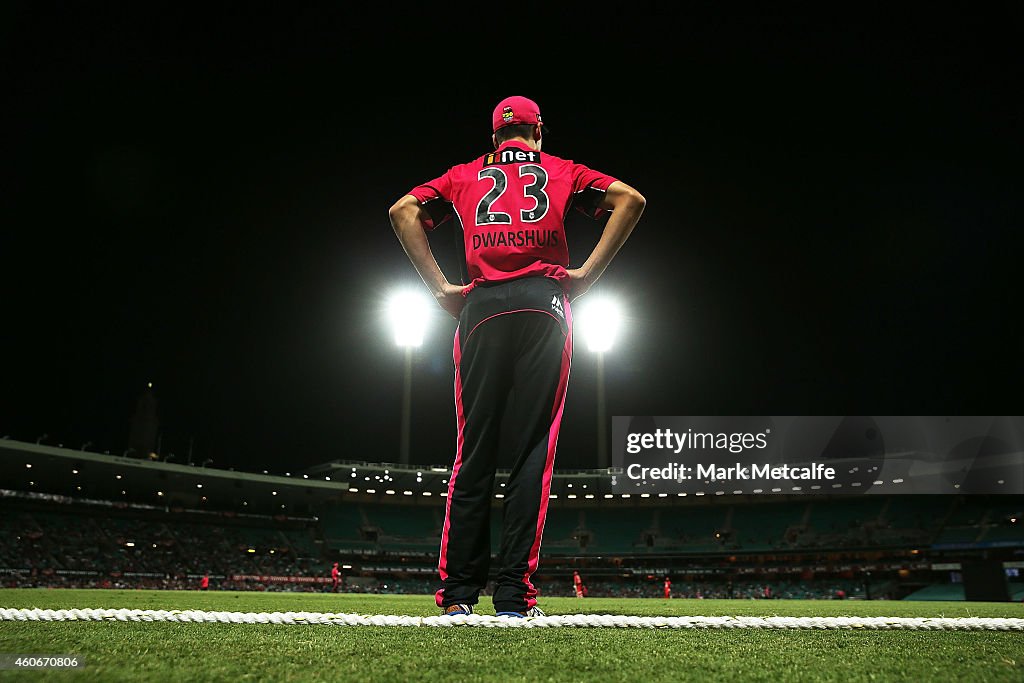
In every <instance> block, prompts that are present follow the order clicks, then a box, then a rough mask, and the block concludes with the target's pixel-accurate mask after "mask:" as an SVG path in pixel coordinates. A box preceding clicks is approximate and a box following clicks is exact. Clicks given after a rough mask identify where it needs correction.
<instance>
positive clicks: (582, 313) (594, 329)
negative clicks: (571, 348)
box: [576, 297, 622, 353]
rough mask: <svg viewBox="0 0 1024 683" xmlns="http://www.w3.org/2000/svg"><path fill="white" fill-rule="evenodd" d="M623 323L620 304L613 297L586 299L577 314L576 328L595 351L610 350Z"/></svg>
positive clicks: (588, 345)
mask: <svg viewBox="0 0 1024 683" xmlns="http://www.w3.org/2000/svg"><path fill="white" fill-rule="evenodd" d="M621 324H622V315H621V314H620V313H619V306H618V304H616V303H615V302H614V301H612V300H611V299H608V298H606V297H598V298H594V299H584V300H583V303H582V305H581V306H580V310H579V313H577V314H576V329H577V330H579V332H580V336H581V337H582V338H583V342H584V343H585V344H586V345H587V348H589V349H590V350H591V351H593V352H595V353H605V352H606V351H610V350H611V348H612V346H613V345H614V344H615V339H616V337H617V336H618V333H619V327H620V326H621Z"/></svg>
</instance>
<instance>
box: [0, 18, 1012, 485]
mask: <svg viewBox="0 0 1024 683" xmlns="http://www.w3.org/2000/svg"><path fill="white" fill-rule="evenodd" d="M32 5H33V3H8V4H7V6H6V7H5V9H4V10H3V16H2V17H0V24H2V29H0V31H2V33H0V42H2V44H3V45H4V47H3V54H4V61H5V68H4V72H5V80H7V82H8V86H7V87H6V88H5V91H6V94H7V95H8V97H7V98H5V99H7V100H8V104H7V106H6V107H5V117H4V118H5V119H6V120H7V126H6V127H5V133H6V134H5V136H4V138H5V139H4V154H3V156H4V158H5V164H4V166H5V174H4V175H5V178H4V191H3V193H2V195H3V199H2V204H0V206H2V212H3V213H2V221H3V225H2V228H0V255H2V275H0V278H2V287H3V290H2V291H3V306H2V311H3V328H4V332H3V335H2V336H3V354H2V356H0V359H2V360H0V362H2V372H0V435H4V434H7V435H10V436H11V437H12V438H16V439H21V440H26V441H34V440H35V439H36V438H37V437H38V436H40V435H41V434H43V433H44V432H45V433H47V434H49V435H50V439H49V440H48V441H47V443H53V444H56V443H63V444H65V446H70V447H73V448H78V447H80V446H81V445H82V444H83V443H84V442H86V441H91V442H93V446H91V449H93V450H100V451H102V450H110V451H111V452H120V451H121V450H123V449H124V448H125V447H126V445H127V441H128V433H129V428H130V419H131V415H132V413H133V411H134V409H135V402H136V400H137V398H138V397H139V395H140V393H141V392H142V391H143V389H144V388H145V386H146V383H147V382H153V384H154V391H155V394H156V396H157V398H158V400H159V416H160V424H161V434H162V437H161V445H162V449H163V452H164V453H165V454H166V453H167V452H171V451H174V452H177V453H179V454H180V453H183V452H184V451H185V450H187V444H188V441H189V439H190V438H193V439H194V444H195V446H194V449H195V459H196V460H202V459H206V458H212V459H213V461H214V464H215V466H221V467H235V468H236V469H246V470H261V469H265V468H267V469H273V470H275V471H284V470H294V469H298V468H300V467H303V466H309V465H312V464H314V463H318V462H322V461H326V460H330V459H336V458H340V459H354V460H377V461H382V460H383V461H396V460H397V459H398V425H399V414H400V413H399V411H400V405H401V386H402V385H401V382H402V375H401V368H402V363H401V353H400V351H399V350H398V349H397V348H395V347H394V345H393V344H392V343H391V341H390V339H389V337H388V336H387V329H386V328H385V326H384V324H383V321H382V309H383V306H384V303H385V301H386V299H387V295H388V293H390V292H391V291H393V290H394V289H396V288H399V287H401V286H402V285H413V286H418V283H419V280H418V278H417V276H416V273H415V271H414V270H413V268H412V266H411V265H410V264H409V263H408V261H407V259H406V257H405V255H404V253H403V252H402V250H401V247H400V246H399V244H398V241H397V240H396V238H395V236H394V234H393V232H392V230H391V227H390V224H389V222H388V218H387V209H388V207H389V206H390V205H391V203H392V202H394V201H395V200H396V199H397V198H398V197H400V196H401V195H402V194H404V193H405V192H406V191H407V190H408V189H409V188H411V187H412V186H414V185H416V184H418V183H420V182H424V181H426V180H429V179H431V178H433V177H436V176H437V175H440V174H441V173H442V172H444V171H445V170H446V169H447V168H448V167H450V166H452V165H454V164H456V163H462V162H465V161H468V160H470V159H472V158H474V157H476V156H478V155H480V154H482V153H484V152H485V151H487V150H488V149H489V146H490V139H489V138H490V114H491V110H492V109H493V107H494V105H495V104H496V103H497V102H498V101H499V100H500V99H501V98H503V97H505V96H507V95H512V94H521V95H526V96H528V97H531V98H533V99H535V100H536V101H537V102H538V103H539V104H540V107H541V111H542V113H543V116H544V120H545V122H546V123H547V125H548V126H549V127H550V129H551V130H550V134H549V135H548V136H547V138H546V139H545V143H544V151H545V152H549V153H551V154H556V155H558V156H562V157H565V158H570V159H574V160H576V161H579V162H581V163H585V164H587V165H588V166H592V167H594V168H597V169H599V170H602V171H605V172H607V173H609V174H611V175H614V176H616V177H619V178H621V179H622V180H624V181H626V182H627V183H629V184H631V185H632V186H634V187H636V188H637V189H638V190H640V191H641V192H642V193H643V194H644V195H645V196H646V198H647V202H648V204H647V209H646V212H645V213H644V216H643V218H642V220H641V222H640V224H639V226H638V227H637V229H636V232H635V233H634V235H633V236H632V237H631V238H630V240H629V242H628V243H627V245H626V247H625V248H624V250H623V251H622V252H621V253H620V255H619V257H618V258H617V259H616V261H614V262H613V264H612V266H611V268H610V269H609V271H608V272H607V274H606V276H605V278H604V279H602V280H601V282H600V283H599V285H598V286H597V287H596V288H595V289H594V290H593V292H594V293H595V294H596V293H597V292H602V293H605V294H608V295H614V296H616V297H617V298H618V299H619V300H620V301H621V302H622V305H623V308H624V309H625V311H626V314H627V317H628V324H627V329H628V332H627V335H626V338H625V339H624V340H623V341H622V343H621V344H619V345H618V346H617V347H616V349H615V350H614V351H613V352H611V353H610V354H609V355H608V357H607V382H608V404H609V405H608V407H609V413H610V414H612V415H615V414H619V415H647V414H653V415H819V414H821V415H845V414H860V415H899V414H911V415H940V414H942V415H945V414H951V415H954V414H1020V411H1021V409H1022V403H1021V401H1022V399H1021V391H1020V387H1021V380H1022V374H1024V373H1022V370H1024V361H1022V357H1024V355H1022V352H1024V344H1022V339H1021V334H1020V332H1019V331H1018V329H1017V328H1018V327H1019V320H1020V317H1021V313H1020V308H1021V304H1020V294H1021V291H1022V287H1021V284H1020V280H1021V277H1020V260H1021V256H1020V254H1021V252H1020V250H1019V247H1018V245H1019V244H1020V238H1019V234H1020V230H1021V227H1022V226H1021V217H1022V215H1024V213H1022V208H1024V206H1022V204H1024V202H1022V201H1021V188H1022V186H1024V184H1022V180H1024V178H1022V172H1021V159H1022V152H1024V149H1022V147H1024V145H1022V144H1021V142H1022V136H1021V125H1022V121H1024V117H1022V109H1021V106H1020V102H1019V97H1020V96H1019V91H1020V86H1021V83H1022V82H1024V73H1022V71H1024V69H1022V64H1021V52H1020V45H1021V39H1022V35H1021V34H1022V30H1021V29H1022V27H1024V11H1022V10H1021V9H1020V8H1019V7H1020V6H1019V4H1018V3H1009V2H1008V3H1002V4H1000V3H993V4H990V5H988V6H987V9H983V10H969V9H967V6H963V9H960V10H956V11H953V10H936V9H934V8H932V9H927V10H924V11H923V12H922V13H921V15H918V14H917V13H915V12H912V11H910V10H907V11H906V13H905V14H904V15H903V16H896V15H895V14H893V13H892V11H891V10H885V12H884V13H878V14H874V15H872V14H870V13H869V12H868V11H867V10H864V11H863V13H861V14H853V13H852V10H851V13H850V14H848V15H838V14H836V15H827V16H826V15H821V14H819V15H809V14H794V15H787V14H785V13H783V12H781V11H778V10H771V11H767V10H765V11H764V12H763V13H762V14H755V15H749V16H743V15H737V14H730V15H729V16H712V15H706V16H705V15H697V14H692V13H691V14H687V15H685V16H681V17H680V16H668V15H654V14H650V13H648V12H646V10H644V9H643V8H644V7H645V5H643V4H638V5H635V6H634V7H633V8H632V13H631V12H627V11H626V10H625V9H621V8H620V9H619V10H617V12H618V13H617V14H616V13H613V14H603V15H592V16H588V17H587V19H586V20H585V21H580V20H577V19H573V20H571V21H566V19H567V18H566V17H558V16H553V17H549V19H550V21H536V22H535V21H533V20H530V21H527V22H523V23H522V26H521V28H519V29H517V22H516V17H515V16H514V15H515V11H512V10H511V9H510V8H504V9H503V10H502V13H503V15H502V16H503V17H504V18H503V20H502V21H500V22H497V23H492V22H487V23H486V24H485V25H481V26H479V27H466V28H465V29H463V28H462V27H459V26H456V25H455V24H452V23H449V22H447V21H444V20H442V19H441V18H440V17H429V18H424V17H420V16H408V15H406V16H404V17H402V18H401V21H399V20H398V18H397V17H390V18H389V17H368V16H364V17H361V16H354V15H351V14H348V15H339V14H334V15H328V14H324V15H321V14H319V13H317V12H314V11H304V12H303V13H301V14H288V13H286V12H284V11H281V12H280V13H279V14H276V15H269V14H268V15H254V14H247V12H250V11H251V10H248V9H243V8H241V6H239V7H238V8H236V9H233V10H221V11H212V10H207V11H206V14H204V15H203V16H194V15H188V14H186V13H185V12H184V10H182V9H179V8H177V5H174V4H166V5H160V4H154V5H152V6H150V5H147V8H146V9H142V10H140V9H135V10H132V13H124V11H123V10H119V11H114V10H109V9H107V10H102V11H97V10H96V9H95V8H92V7H86V6H85V5H81V6H79V7H78V8H77V9H74V10H67V11H65V12H63V13H57V11H56V10H54V9H53V8H52V6H49V7H48V9H46V10H39V9H35V8H33V6H32ZM520 11H522V12H523V14H524V15H527V16H532V12H531V11H527V10H526V9H521V10H520ZM551 12H552V13H555V14H557V12H555V11H554V10H553V9H552V10H551ZM979 12H980V13H979ZM925 13H926V14H927V16H925ZM561 22H564V26H561V25H558V24H560V23H561ZM592 24H593V26H592ZM485 26H486V28H485ZM626 26H628V27H629V28H628V29H626V28H624V27H626ZM601 27H603V28H601ZM600 227H601V224H600V223H595V222H593V221H589V220H587V219H586V218H584V217H582V216H574V217H573V218H571V219H570V221H569V222H568V223H567V231H568V236H569V244H570V251H571V255H572V265H574V266H575V265H579V264H581V263H582V262H583V260H584V259H585V258H586V256H587V254H588V253H589V249H590V248H591V247H592V246H593V245H594V244H595V243H596V240H597V238H598V236H599V230H600ZM431 242H432V245H433V249H434V252H435V255H436V256H437V258H438V260H439V262H440V264H441V266H442V269H443V270H444V271H445V272H446V273H447V274H448V275H449V278H450V279H457V278H458V272H459V269H458V262H457V260H456V254H455V250H454V243H455V232H454V229H453V227H452V225H451V224H448V225H446V226H443V227H442V228H439V229H438V230H437V231H436V232H435V233H433V234H432V236H431ZM424 291H425V290H424ZM581 303H582V302H581ZM454 329H455V322H454V321H453V320H450V319H447V317H446V316H445V314H444V313H443V312H441V311H440V309H438V311H437V314H436V316H435V318H434V325H433V327H432V329H431V331H430V333H429V336H428V339H427V342H426V343H425V345H424V346H423V348H422V349H420V351H419V352H418V353H417V357H416V362H415V376H414V381H413V391H414V394H413V404H414V412H413V420H414V427H413V448H412V450H413V456H412V458H413V461H414V462H419V463H441V464H444V463H449V462H450V461H451V459H452V457H453V449H454V442H455V416H454V408H453V401H452V380H453V376H454V372H453V367H452V361H451V340H452V336H453V333H454ZM595 410H596V400H595V363H594V358H593V355H592V354H590V353H589V352H588V351H587V350H586V349H585V347H584V346H583V345H582V344H580V343H577V349H576V356H575V359H574V363H573V368H572V376H571V379H570V385H569V397H568V402H567V406H566V414H565V420H564V424H563V431H562V436H561V440H560V449H559V456H558V457H559V461H558V464H559V465H560V466H561V467H566V468H569V467H593V466H595V465H596V455H595V453H594V449H595V442H596V435H595V430H596V417H595Z"/></svg>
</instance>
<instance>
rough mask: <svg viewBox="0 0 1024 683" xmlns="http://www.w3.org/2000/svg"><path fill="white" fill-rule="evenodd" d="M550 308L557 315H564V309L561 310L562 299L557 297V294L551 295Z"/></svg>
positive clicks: (561, 316) (562, 316)
mask: <svg viewBox="0 0 1024 683" xmlns="http://www.w3.org/2000/svg"><path fill="white" fill-rule="evenodd" d="M551 310H552V311H554V312H555V313H557V314H558V317H560V318H564V317H565V311H563V310H562V300H561V299H559V298H558V295H557V294H555V295H554V296H553V297H551Z"/></svg>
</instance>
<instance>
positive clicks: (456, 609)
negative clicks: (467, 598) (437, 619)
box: [441, 605, 473, 617]
mask: <svg viewBox="0 0 1024 683" xmlns="http://www.w3.org/2000/svg"><path fill="white" fill-rule="evenodd" d="M472 613H473V606H472V605H448V606H447V607H445V608H444V611H443V612H441V616H442V617H457V616H459V615H460V614H472Z"/></svg>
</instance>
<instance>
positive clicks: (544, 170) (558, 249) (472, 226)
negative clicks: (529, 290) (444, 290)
mask: <svg viewBox="0 0 1024 683" xmlns="http://www.w3.org/2000/svg"><path fill="white" fill-rule="evenodd" d="M613 182H615V178H612V177H611V176H608V175H605V174H603V173H599V172H597V171H594V170H591V169H589V168H587V167H586V166H583V165H582V164H577V163H574V162H572V161H569V160H566V159H560V158H559V157H556V156H552V155H550V154H545V153H542V152H538V151H535V150H532V149H530V148H529V147H528V146H527V145H526V144H525V143H523V142H520V141H516V140H512V141H508V142H505V143H504V144H502V145H501V147H500V148H499V149H498V150H497V151H494V152H490V153H488V154H485V155H483V156H481V157H479V158H478V159H476V160H474V161H472V162H470V163H468V164H461V165H459V166H454V167H452V168H451V169H449V171H448V172H447V173H445V174H444V175H442V176H441V177H439V178H435V179H434V180H431V181H430V182H428V183H424V184H422V185H418V186H416V187H414V188H413V189H412V190H411V191H410V192H409V194H411V195H412V196H413V197H415V198H416V199H417V200H419V202H420V204H421V205H422V206H423V207H424V208H425V209H426V210H427V212H428V213H429V214H430V219H429V220H428V221H426V224H425V225H424V227H425V228H426V229H428V230H431V229H433V228H434V227H435V226H436V225H439V224H440V223H443V222H444V221H445V220H447V219H448V218H449V217H450V216H451V213H452V211H454V213H455V214H456V215H457V216H458V218H459V220H460V221H461V223H462V232H463V240H464V244H465V253H466V270H467V273H468V276H469V280H470V282H468V283H466V284H471V285H473V286H476V285H478V284H480V283H482V282H503V281H506V280H515V279H517V278H521V277H529V276H535V275H540V276H544V277H550V278H553V279H555V280H558V281H559V282H565V281H566V280H567V279H568V276H567V275H566V272H565V271H566V268H568V267H569V248H568V246H567V245H566V241H565V225H564V223H565V217H566V214H567V213H568V211H569V209H570V208H571V207H575V208H576V209H577V210H580V211H581V212H583V213H585V214H587V215H589V216H591V217H593V218H597V217H598V216H600V215H601V214H602V213H603V211H601V210H600V209H599V208H598V204H599V203H600V201H601V199H602V198H603V196H604V193H605V192H606V191H607V190H608V186H609V185H611V184H612V183H613Z"/></svg>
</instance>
